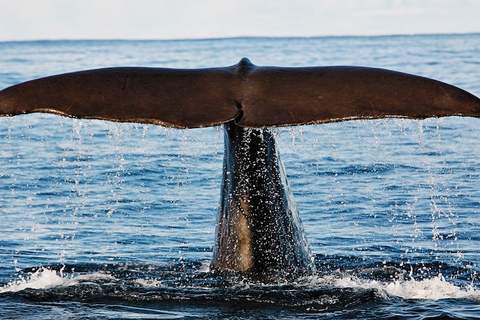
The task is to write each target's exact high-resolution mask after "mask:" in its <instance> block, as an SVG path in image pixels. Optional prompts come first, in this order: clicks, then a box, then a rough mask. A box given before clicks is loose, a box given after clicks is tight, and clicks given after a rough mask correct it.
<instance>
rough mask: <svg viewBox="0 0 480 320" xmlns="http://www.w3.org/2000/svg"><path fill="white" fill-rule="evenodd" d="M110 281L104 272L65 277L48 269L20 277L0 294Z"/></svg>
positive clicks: (0, 288) (2, 289)
mask: <svg viewBox="0 0 480 320" xmlns="http://www.w3.org/2000/svg"><path fill="white" fill-rule="evenodd" d="M111 279H114V277H112V276H110V275H108V274H106V273H104V272H94V273H91V274H83V275H69V276H66V275H64V274H63V270H60V271H56V270H50V269H48V268H40V269H38V270H37V271H35V272H33V273H30V274H28V275H26V276H24V277H20V278H18V279H17V280H15V281H12V282H10V283H8V284H6V285H5V286H3V287H0V294H2V293H10V292H19V291H22V290H25V289H42V290H47V289H52V288H57V287H69V286H75V285H78V284H79V283H81V282H87V281H96V280H111Z"/></svg>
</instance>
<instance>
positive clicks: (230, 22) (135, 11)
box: [0, 0, 480, 40]
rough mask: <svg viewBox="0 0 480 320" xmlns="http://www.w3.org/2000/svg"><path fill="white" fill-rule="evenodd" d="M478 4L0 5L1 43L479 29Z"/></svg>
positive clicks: (219, 0) (67, 0) (147, 0)
mask: <svg viewBox="0 0 480 320" xmlns="http://www.w3.org/2000/svg"><path fill="white" fill-rule="evenodd" d="M479 15H480V0H317V1H315V0H263V1H262V0H257V1H254V0H242V1H240V0H156V1H155V0H131V1H126V0H0V40H31V39H178V38H211V37H231V36H321V35H377V34H416V33H464V32H480V17H479Z"/></svg>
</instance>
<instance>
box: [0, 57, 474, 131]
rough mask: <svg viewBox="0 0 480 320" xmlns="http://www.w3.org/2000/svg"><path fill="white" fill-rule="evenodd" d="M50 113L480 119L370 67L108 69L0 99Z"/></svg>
mask: <svg viewBox="0 0 480 320" xmlns="http://www.w3.org/2000/svg"><path fill="white" fill-rule="evenodd" d="M31 112H50V113H56V114H60V115H64V116H69V117H78V118H89V119H103V120H110V121H122V122H143V123H152V124H160V125H164V126H168V127H176V128H194V127H206V126H213V125H219V124H223V123H226V122H229V121H232V120H234V121H235V124H237V125H239V126H242V127H265V126H286V125H299V124H312V123H324V122H332V121H342V120H352V119H372V118H384V117H407V118H417V119H421V118H428V117H441V116H452V115H459V116H475V117H476V116H479V115H480V102H479V99H478V98H477V97H475V96H473V95H471V94H470V93H468V92H466V91H464V90H462V89H459V88H456V87H454V86H451V85H449V84H446V83H443V82H440V81H436V80H432V79H428V78H424V77H419V76H414V75H410V74H406V73H401V72H396V71H390V70H384V69H375V68H365V67H304V68H282V67H257V66H255V65H253V64H252V63H251V62H250V61H249V60H248V59H246V58H244V59H242V60H241V61H240V62H239V63H238V64H236V65H233V66H230V67H225V68H208V69H165V68H136V67H129V68H107V69H97V70H87V71H80V72H73V73H67V74H61V75H56V76H51V77H46V78H42V79H37V80H32V81H28V82H25V83H21V84H19V85H15V86H13V87H10V88H7V89H5V90H3V91H1V92H0V115H16V114H22V113H31Z"/></svg>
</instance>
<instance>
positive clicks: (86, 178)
mask: <svg viewBox="0 0 480 320" xmlns="http://www.w3.org/2000/svg"><path fill="white" fill-rule="evenodd" d="M243 56H247V57H249V58H250V59H251V60H252V62H253V63H255V64H258V65H282V66H305V65H364V66H373V67H384V68H390V69H394V70H400V71H404V72H410V73H415V74H419V75H423V76H428V77H432V78H435V79H440V80H443V81H445V82H449V83H452V84H454V85H457V86H460V87H462V88H464V89H466V90H469V91H471V92H472V93H474V94H476V95H480V68H479V66H480V60H479V59H478V57H480V35H478V34H472V35H442V36H440V35H432V36H391V37H387V36H385V37H327V38H288V39H281V38H280V39H268V38H238V39H218V40H195V41H187V40H185V41H37V42H0V88H4V87H7V86H9V85H12V84H15V83H18V82H21V81H25V80H28V79H32V78H36V77H41V76H45V75H50V74H55V73H60V72H66V71H74V70H81V69H86V68H97V67H106V66H123V65H129V66H153V67H182V68H189V67H192V68H193V67H210V66H225V65H231V64H234V63H236V62H238V60H239V59H240V58H241V57H243ZM479 125H480V120H477V119H472V118H458V117H452V118H444V119H427V120H423V121H414V120H399V119H396V120H375V121H354V122H344V123H334V124H326V125H317V126H305V127H297V128H283V129H281V130H278V141H279V148H280V152H281V153H282V159H283V160H284V162H285V166H286V170H287V174H288V178H289V181H290V184H291V187H292V191H293V193H294V196H295V198H296V200H297V204H298V207H299V210H300V214H301V217H302V220H303V223H304V226H305V231H306V234H307V238H308V240H309V242H310V246H311V248H312V249H313V251H314V252H315V263H316V265H317V269H318V272H317V274H315V275H313V276H311V277H305V278H302V279H299V280H298V281H296V282H295V283H278V284H269V285H265V284H260V283H249V282H248V281H246V280H245V279H239V278H235V277H231V278H220V277H218V276H216V275H214V274H212V273H210V272H209V270H208V264H209V260H210V258H211V256H212V247H213V241H214V229H215V221H216V210H217V206H218V203H219V196H220V182H221V181H220V179H221V169H222V157H223V132H222V129H221V128H205V129H193V130H174V129H164V128H161V127H156V126H152V125H138V124H115V123H108V122H104V121H97V120H74V119H66V118H62V117H58V116H54V115H39V114H33V115H24V116H18V117H15V118H0V141H1V143H0V216H1V221H0V313H1V317H2V319H16V318H22V319H51V318H53V317H61V318H69V319H85V318H87V319H181V318H205V319H211V318H232V319H257V318H258V319H299V318H300V319H313V318H322V317H323V318H346V319H348V318H352V317H357V318H371V317H377V318H379V317H381V318H398V317H401V318H421V319H425V318H435V317H441V316H443V317H451V318H475V317H480V280H479V277H478V272H479V268H480V258H479V256H480V255H479V253H480V249H479V248H480V236H479V235H480V216H479V213H480V209H479V208H480V188H479V184H478V181H479V177H480V172H479V171H478V168H480V140H479V137H480V133H479V131H478V130H479V127H480V126H479Z"/></svg>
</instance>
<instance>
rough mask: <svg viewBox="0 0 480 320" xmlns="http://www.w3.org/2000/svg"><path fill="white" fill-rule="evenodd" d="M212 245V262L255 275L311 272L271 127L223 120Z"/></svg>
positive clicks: (220, 268)
mask: <svg viewBox="0 0 480 320" xmlns="http://www.w3.org/2000/svg"><path fill="white" fill-rule="evenodd" d="M224 131H225V154H224V165H223V181H222V191H221V202H220V209H219V216H218V224H217V230H216V233H217V235H216V247H215V250H214V256H213V261H212V264H211V268H212V269H213V270H215V271H220V272H223V271H234V272H239V273H241V274H243V275H245V276H248V277H250V278H253V279H262V280H268V279H272V278H289V277H295V276H298V275H302V274H305V273H309V272H311V271H312V270H313V268H314V267H313V262H312V258H311V254H310V251H309V249H308V245H307V242H306V239H305V236H304V233H303V228H302V224H301V221H300V217H299V215H298V211H297V209H296V206H295V203H294V201H293V197H292V195H291V193H290V191H289V186H288V182H287V177H286V175H285V171H284V167H283V164H282V162H281V160H280V157H279V152H278V149H277V146H276V142H275V137H274V135H273V133H272V131H271V130H270V129H246V128H241V127H239V126H237V125H235V124H234V123H233V122H229V123H227V124H225V127H224Z"/></svg>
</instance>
